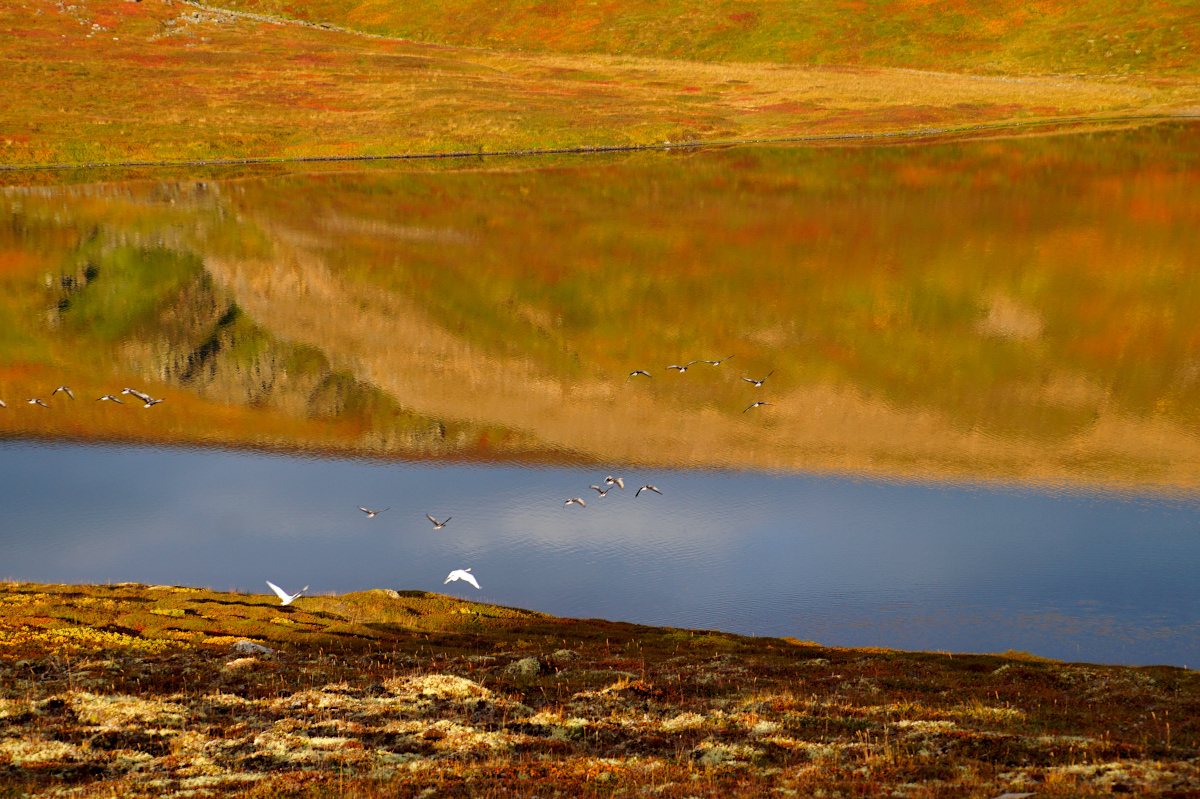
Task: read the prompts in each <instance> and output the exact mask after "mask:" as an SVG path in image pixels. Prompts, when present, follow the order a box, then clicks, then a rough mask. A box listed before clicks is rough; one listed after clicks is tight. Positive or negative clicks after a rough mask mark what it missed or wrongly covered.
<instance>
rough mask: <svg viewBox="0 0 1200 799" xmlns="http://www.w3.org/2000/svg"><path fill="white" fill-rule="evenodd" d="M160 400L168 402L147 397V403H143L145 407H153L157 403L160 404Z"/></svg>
mask: <svg viewBox="0 0 1200 799" xmlns="http://www.w3.org/2000/svg"><path fill="white" fill-rule="evenodd" d="M160 402H166V400H160V399H150V398H149V397H147V398H146V404H145V405H143V406H142V407H143V408H153V407H154V406H155V405H157V404H158V403H160Z"/></svg>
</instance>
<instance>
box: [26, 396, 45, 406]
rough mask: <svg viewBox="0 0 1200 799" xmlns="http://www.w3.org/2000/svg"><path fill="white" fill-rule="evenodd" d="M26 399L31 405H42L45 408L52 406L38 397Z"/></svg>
mask: <svg viewBox="0 0 1200 799" xmlns="http://www.w3.org/2000/svg"><path fill="white" fill-rule="evenodd" d="M25 401H26V402H28V403H29V404H30V405H41V406H42V407H43V408H49V407H50V406H49V405H47V404H46V403H44V402H42V401H41V400H40V399H38V398H37V397H30V398H29V399H27V400H25Z"/></svg>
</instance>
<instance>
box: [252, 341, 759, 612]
mask: <svg viewBox="0 0 1200 799" xmlns="http://www.w3.org/2000/svg"><path fill="white" fill-rule="evenodd" d="M732 357H733V356H732V355H727V356H725V357H724V358H721V359H719V360H716V361H704V360H696V361H688V362H687V363H685V364H672V365H671V366H668V367H667V369H676V370H678V371H679V373H680V374H683V373H684V372H686V371H687V370H688V367H690V366H692V365H694V364H697V363H706V364H711V365H712V366H720V365H721V364H722V363H724V362H725V361H727V360H729V359H730V358H732ZM773 374H775V370H773V369H772V370H771V371H770V372H768V373H767V375H766V377H764V378H762V379H761V380H755V379H753V378H750V377H743V378H742V380H744V381H745V382H747V383H750V384H751V385H753V386H754V387H755V388H762V385H763V383H765V382H766V381H767V377H770V376H771V375H773ZM637 376H643V377H653V375H652V374H650V373H649V372H647V371H646V370H645V369H635V370H634V371H632V372H630V373H629V377H628V378H626V379H627V380H628V379H629V378H632V377H637ZM770 404H771V403H770V402H761V401H760V402H755V403H754V404H752V405H750V406H749V407H747V408H746V410H745V411H742V413H745V412H746V411H749V410H751V409H753V408H757V407H759V406H761V405H770ZM613 486H616V487H617V488H619V489H621V490H622V491H624V490H625V478H623V477H613V476H612V475H609V476H608V477H605V478H604V480H603V486H598V485H590V486H588V488H591V489H593V490H594V491H596V493H597V494H599V496H600V498H604V497H606V496H608V492H609V491H611V490H612V488H613ZM643 491H653V492H654V493H656V494H660V495H661V494H662V491H660V490H659V489H658V488H657V487H655V486H652V485H650V484H649V483H647V484H646V485H644V486H642V487H641V488H639V489H638V490H637V491H636V492H635V493H634V495H633V496H634V498H635V499H636V498H637V497H640V496H641V495H642V492H643ZM568 505H578V506H579V507H581V508H586V507H587V502H585V501H584V499H583V497H571V498H570V499H568V500H566V501H565V502H563V508H564V509H565V508H566V507H567V506H568ZM358 509H359V510H360V511H362V512H363V513H365V514H367V518H368V519H374V518H375V517H376V516H378V515H379V514H381V513H383V512H384V511H388V510H391V508H390V507H388V508H381V509H380V510H371V509H369V508H364V507H363V506H361V505H359V506H358ZM425 518H426V519H428V520H429V521H430V523H431V524H432V525H433V529H435V530H441V529H442V528H443V527H445V526H446V525H447V524H448V523H449V522H450V519H451V518H452V517H447V518H446V520H445V521H442V522H439V521H438V520H437V519H435V518H433V516H431V515H430V514H428V513H426V514H425ZM457 580H463V581H465V582H468V583H470V584H471V585H473V586H475V587H476V588H479V581H478V580H476V579H475V575H473V574H471V570H470V569H455V570H454V571H452V572H450V574H449V575H447V576H446V580H445V583H451V582H455V581H457ZM445 583H443V584H445ZM267 585H268V586H270V588H271V590H272V591H274V592H275V594H276V596H278V597H279V601H280V602H281V603H283V604H284V605H289V604H291V603H292V602H293V601H295V599H296V598H297V597H299V596H300V595H301V594H303V593H304V591H307V590H308V586H305V587H304V589H303V590H301V591H299V592H297V593H295V594H289V593H287V592H286V591H284V590H283V589H282V588H280V587H279V586H277V585H275V584H274V583H272V582H271V581H270V580H268V581H267Z"/></svg>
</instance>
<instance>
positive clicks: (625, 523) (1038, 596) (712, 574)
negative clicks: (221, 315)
mask: <svg viewBox="0 0 1200 799" xmlns="http://www.w3.org/2000/svg"><path fill="white" fill-rule="evenodd" d="M623 474H624V477H625V480H626V485H627V488H626V489H625V490H624V491H620V490H618V489H614V490H613V491H612V492H611V493H610V494H609V496H608V497H606V498H601V497H599V496H597V495H596V492H595V491H592V490H591V489H589V488H588V487H587V486H588V484H589V483H596V484H599V483H600V481H601V480H602V479H603V477H604V473H603V472H602V471H592V470H581V469H568V468H557V469H528V468H521V467H512V466H505V467H479V466H464V465H454V466H429V465H415V464H401V463H387V462H367V461H335V460H321V459H315V458H288V457H279V456H265V455H251V454H237V453H232V452H220V451H199V450H182V449H177V450H164V449H135V448H130V447H97V446H92V447H78V446H36V445H30V444H15V443H10V444H5V445H0V486H3V488H2V489H0V490H2V492H3V493H2V495H0V496H2V501H0V577H7V578H11V579H18V580H28V581H37V582H121V581H134V582H143V583H172V584H183V585H201V586H209V587H212V588H216V589H228V588H242V589H249V590H254V591H258V592H265V591H266V586H265V584H264V582H263V581H264V580H267V579H270V580H273V581H274V582H276V583H279V584H281V585H282V586H284V587H285V588H289V589H292V590H295V589H296V588H299V587H300V586H303V585H305V584H310V585H311V586H312V589H313V590H314V591H317V592H321V591H337V592H346V591H355V590H361V589H367V588H380V587H391V588H401V589H406V588H407V589H423V590H431V591H444V592H447V593H454V594H459V595H464V596H472V597H473V598H479V599H481V600H484V601H491V602H497V603H500V604H505V605H515V606H520V607H528V608H533V609H536V610H543V611H546V612H549V613H554V614H558V615H566V616H582V617H603V618H611V619H621V620H628V621H638V622H646V623H654V624H668V625H674V626H687V627H704V628H715V629H723V630H728V631H731V632H741V633H753V634H767V635H792V636H796V637H798V638H802V639H811V640H816V641H818V642H820V643H825V644H834V645H853V646H867V645H870V646H892V647H897V648H917V649H944V650H950V651H1003V650H1006V649H1019V650H1027V651H1031V652H1034V653H1035V654H1041V655H1047V656H1051V657H1060V658H1065V659H1077V660H1093V661H1102V662H1127V663H1176V664H1191V665H1193V666H1194V665H1195V664H1200V581H1197V580H1196V579H1195V574H1196V571H1197V566H1200V532H1198V531H1200V524H1198V522H1200V507H1197V506H1194V505H1190V504H1181V503H1175V502H1168V501H1157V500H1154V501H1151V500H1142V501H1130V500H1126V499H1118V498H1104V497H1095V496H1087V497H1055V496H1046V495H1042V494H1036V493H1019V492H1015V491H993V490H983V489H968V488H945V487H934V488H931V487H927V486H919V485H898V484H880V483H869V482H856V481H852V480H844V479H829V478H806V477H794V476H788V477H774V476H767V475H762V474H744V473H738V474H725V473H712V472H668V473H658V474H649V473H646V474H641V473H636V472H624V473H623ZM643 482H653V483H654V484H655V485H657V486H659V487H660V488H661V489H662V490H663V491H664V492H665V493H664V495H663V496H659V495H657V494H650V493H648V492H646V493H643V494H642V496H641V497H639V498H637V499H635V498H634V496H633V495H634V492H635V491H636V489H637V486H639V485H641V484H642V483H643ZM574 496H582V497H584V499H585V500H586V501H587V503H588V504H587V507H586V508H579V507H577V506H572V507H570V508H565V509H564V508H563V504H562V503H563V500H564V499H566V498H568V497H574ZM357 505H363V506H364V507H368V508H376V507H378V508H384V507H388V506H390V507H391V510H390V511H388V512H387V513H384V514H381V515H380V516H378V517H376V518H375V519H367V518H366V517H365V516H364V515H363V514H362V513H360V512H359V511H358V510H356V509H355V506H357ZM426 512H429V513H431V514H433V515H434V516H435V517H438V518H444V517H446V516H453V517H454V518H453V520H452V521H451V522H450V524H449V525H448V526H447V527H446V528H445V529H444V530H440V531H435V530H434V529H433V526H432V525H431V524H430V523H429V522H428V521H427V520H426V519H425V517H424V514H425V513H426ZM468 566H470V567H473V569H474V572H475V574H476V575H478V577H479V581H480V584H481V585H482V586H483V590H482V591H480V592H475V591H474V589H472V588H470V587H469V586H467V587H463V586H462V584H461V583H456V584H452V585H450V586H444V585H443V583H442V581H443V579H444V577H445V575H446V574H447V573H448V572H449V571H450V570H451V569H458V568H466V567H468Z"/></svg>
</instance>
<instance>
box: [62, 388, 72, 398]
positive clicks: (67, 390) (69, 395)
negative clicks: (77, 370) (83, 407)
mask: <svg viewBox="0 0 1200 799" xmlns="http://www.w3.org/2000/svg"><path fill="white" fill-rule="evenodd" d="M63 391H65V392H67V396H68V397H70V398H71V399H75V392H74V391H72V390H71V389H69V388H67V387H66V386H63Z"/></svg>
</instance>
